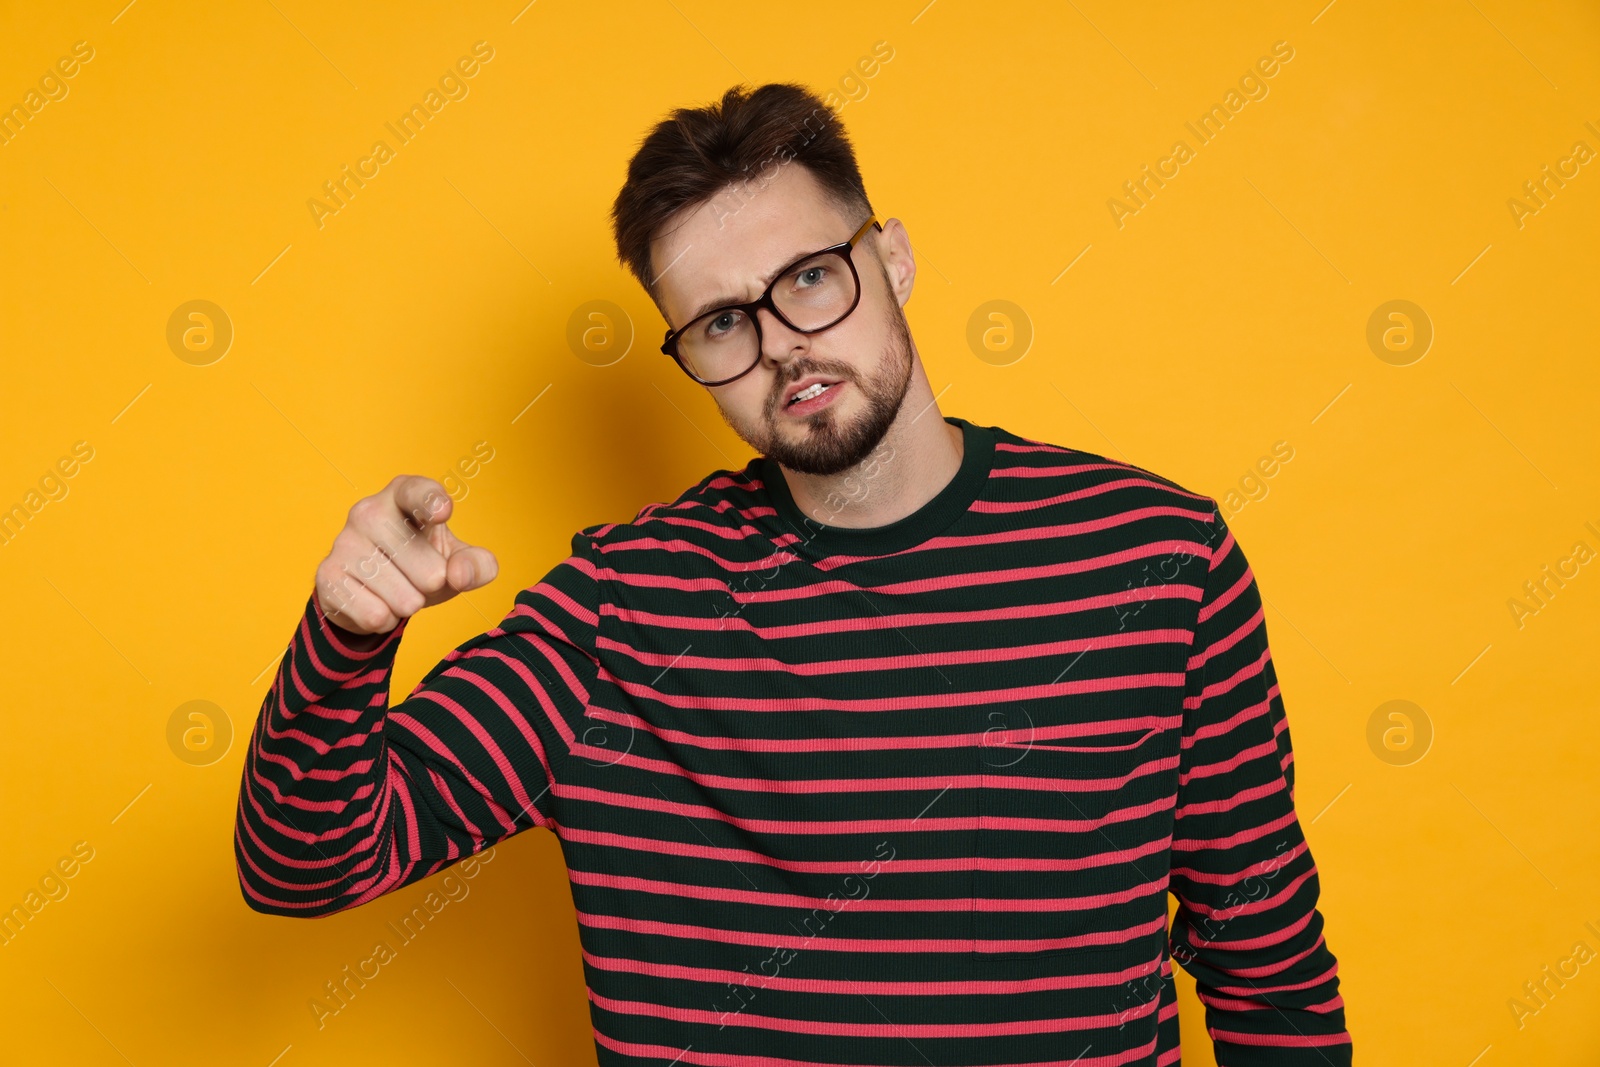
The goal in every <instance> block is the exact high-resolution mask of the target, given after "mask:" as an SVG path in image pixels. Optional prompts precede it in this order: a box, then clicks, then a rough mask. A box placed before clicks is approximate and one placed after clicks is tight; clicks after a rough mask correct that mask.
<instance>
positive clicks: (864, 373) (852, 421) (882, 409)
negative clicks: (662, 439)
mask: <svg viewBox="0 0 1600 1067" xmlns="http://www.w3.org/2000/svg"><path fill="white" fill-rule="evenodd" d="M859 224H860V220H857V219H848V218H845V217H844V216H843V215H841V214H840V213H839V211H838V209H837V208H836V207H834V206H833V205H832V204H831V203H830V202H829V201H828V200H827V198H826V197H825V196H824V195H823V192H822V188H821V186H820V185H819V184H818V183H817V181H816V179H815V178H814V177H812V175H811V172H810V171H808V170H806V168H805V167H804V166H803V165H800V164H798V163H789V164H787V165H785V166H782V167H780V168H778V175H777V177H776V178H772V179H771V180H770V181H768V182H767V183H766V184H765V185H762V184H760V183H759V182H757V181H752V182H751V183H749V184H748V185H746V186H742V187H740V186H733V187H729V188H728V189H725V190H723V192H722V193H721V194H719V195H718V196H716V197H714V198H713V199H712V200H710V201H708V202H707V203H705V204H702V205H699V206H698V207H696V208H694V209H691V210H689V211H688V212H687V213H686V214H684V215H680V217H679V218H676V219H673V220H672V221H670V222H669V223H668V224H667V225H666V226H664V227H663V228H662V233H661V234H660V235H658V236H657V238H656V240H655V242H654V243H653V245H652V248H651V254H652V258H653V260H654V263H655V269H656V270H657V271H658V272H659V277H658V281H657V283H656V284H657V289H658V291H659V294H660V301H661V305H662V310H663V312H664V313H665V315H666V317H667V321H668V322H669V323H671V325H672V327H673V328H674V329H676V328H678V327H680V326H682V325H684V324H685V323H686V322H687V321H688V320H689V318H690V317H691V316H692V315H694V314H695V313H696V311H698V310H700V309H702V308H704V307H705V306H706V305H707V303H708V302H710V301H715V302H716V303H717V304H718V305H722V304H730V303H743V302H745V301H750V300H755V299H756V298H757V297H759V296H760V295H761V293H762V290H764V289H765V288H766V286H767V284H768V283H769V282H770V281H771V280H772V278H773V277H774V276H775V274H776V272H777V271H779V270H781V269H782V268H784V267H786V266H788V265H789V264H790V263H792V262H794V261H795V260H796V259H799V258H800V257H801V256H804V255H807V254H808V253H811V252H815V251H816V250H818V249H820V248H826V247H827V246H829V245H833V244H838V243H839V242H841V241H845V240H848V239H849V237H850V235H851V234H852V233H853V232H854V231H855V229H856V227H857V226H858V225H859ZM890 225H892V226H895V227H898V223H891V224H890ZM888 236H889V230H888V228H887V227H886V228H885V230H884V231H883V232H879V231H878V230H877V229H876V228H872V229H869V230H868V231H867V233H866V234H865V235H864V236H863V237H862V238H861V240H860V241H859V242H857V244H856V247H855V250H854V252H853V253H852V261H853V262H854V264H855V268H856V273H857V275H858V276H859V278H860V280H861V300H860V303H858V304H857V305H856V308H855V310H854V311H852V312H851V313H850V315H849V316H848V317H846V318H845V319H844V320H843V321H842V322H839V323H837V324H835V325H833V326H830V327H828V328H827V329H825V330H822V331H820V332H818V333H812V334H803V333H799V332H797V331H795V330H791V329H790V328H789V327H787V326H785V325H784V324H783V323H782V322H781V321H779V319H778V318H777V317H776V316H774V315H773V314H772V313H771V312H770V311H768V310H765V309H763V310H761V311H759V312H757V313H756V314H757V315H758V317H759V320H760V324H761V359H760V362H758V363H757V364H756V366H755V367H754V368H753V369H752V370H751V371H750V372H749V373H748V374H746V375H744V376H743V377H742V378H740V379H738V380H737V381H734V382H730V383H728V384H727V385H718V386H709V387H708V389H709V391H710V393H711V395H712V397H713V399H715V400H716V402H717V406H718V407H719V408H720V409H721V411H722V417H723V418H724V419H725V420H726V421H727V423H728V425H729V426H732V427H733V429H734V432H735V433H737V434H738V435H739V436H740V437H741V438H743V439H744V441H745V442H746V443H747V444H749V445H750V446H751V447H752V448H754V449H756V450H757V451H758V452H760V453H762V454H763V455H766V456H769V457H771V458H772V459H774V460H776V461H777V462H778V463H781V464H782V465H783V466H785V467H788V468H789V469H791V470H795V471H800V472H803V473H806V474H836V473H838V472H840V471H843V470H847V469H849V468H850V467H853V466H855V465H856V464H857V463H859V462H861V461H862V460H863V459H865V458H866V457H867V455H868V454H870V453H871V452H872V450H873V449H874V448H876V447H877V445H878V442H879V441H881V440H882V439H883V436H884V434H885V433H886V432H887V431H888V429H889V427H890V425H891V424H892V423H893V422H894V419H895V416H896V415H897V414H898V413H899V411H900V405H901V402H902V401H903V400H904V398H905V394H906V387H907V385H908V383H909V382H910V380H911V370H912V359H913V355H914V353H915V347H914V345H913V344H912V341H911V332H910V329H909V327H908V326H907V324H906V319H905V312H904V311H903V310H902V309H901V306H900V305H901V303H902V302H903V300H904V298H905V297H907V296H909V295H910V277H911V276H910V274H909V273H907V274H905V275H904V282H903V292H902V293H900V294H897V293H896V291H895V288H894V287H893V286H892V285H891V282H890V274H889V271H888V269H887V268H886V267H885V266H884V263H883V261H882V259H880V251H881V250H880V247H879V245H880V242H884V240H885V238H887V237H888ZM896 236H899V234H898V232H897V234H896ZM905 263H907V264H908V263H909V257H906V258H905ZM900 269H901V264H899V263H897V271H898V270H900ZM816 384H820V385H822V386H823V390H822V393H821V394H820V395H817V396H815V397H812V398H811V399H809V400H801V401H795V400H794V397H795V395H796V394H797V393H800V392H801V391H802V390H805V389H807V388H809V387H811V386H813V385H816ZM813 391H814V390H813Z"/></svg>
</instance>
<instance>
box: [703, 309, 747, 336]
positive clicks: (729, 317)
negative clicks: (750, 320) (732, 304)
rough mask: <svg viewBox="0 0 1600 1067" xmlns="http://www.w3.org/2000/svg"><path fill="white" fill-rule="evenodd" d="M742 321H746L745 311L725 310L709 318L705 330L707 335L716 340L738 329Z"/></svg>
mask: <svg viewBox="0 0 1600 1067" xmlns="http://www.w3.org/2000/svg"><path fill="white" fill-rule="evenodd" d="M742 321H744V314H743V312H739V311H724V312H722V313H721V314H720V315H714V316H712V317H711V318H709V319H707V320H706V325H705V330H704V331H703V332H704V333H705V336H706V337H708V338H711V339H713V340H714V339H716V338H718V337H723V336H726V335H727V334H729V333H731V332H732V331H734V330H736V329H738V328H739V324H740V323H741V322H742Z"/></svg>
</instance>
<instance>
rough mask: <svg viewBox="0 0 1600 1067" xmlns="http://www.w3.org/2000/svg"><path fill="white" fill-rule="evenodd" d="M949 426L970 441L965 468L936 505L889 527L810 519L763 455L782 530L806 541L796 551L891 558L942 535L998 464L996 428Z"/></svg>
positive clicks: (961, 422)
mask: <svg viewBox="0 0 1600 1067" xmlns="http://www.w3.org/2000/svg"><path fill="white" fill-rule="evenodd" d="M944 421H945V422H948V423H950V424H951V425H953V426H958V427H960V428H961V433H962V437H963V441H964V444H963V446H962V453H961V466H960V467H959V468H958V469H957V470H956V473H955V477H953V478H951V479H950V481H949V482H948V483H947V484H946V485H945V487H944V488H943V489H941V490H939V492H938V494H937V495H936V496H934V498H933V499H932V500H929V501H928V502H927V503H926V504H924V505H922V506H921V507H920V508H918V509H917V510H916V511H913V512H912V513H911V514H909V515H907V516H905V517H904V518H902V519H897V520H896V521H894V522H891V523H889V524H888V525H886V526H868V527H861V528H853V527H848V526H826V525H823V524H822V523H820V522H818V521H817V520H816V519H813V518H811V517H809V516H807V515H806V514H805V513H804V512H802V511H801V510H800V507H799V505H797V504H796V503H795V502H794V497H793V496H792V495H791V494H790V492H789V483H788V482H787V481H785V480H784V477H783V471H782V469H781V468H780V467H779V466H778V464H777V462H776V461H774V460H772V459H770V458H768V457H766V456H762V457H761V458H760V459H759V460H758V461H757V464H756V466H757V470H758V472H759V473H760V476H761V482H762V485H763V486H765V489H766V497H767V500H768V502H769V503H770V504H771V505H772V507H773V509H774V510H775V511H776V512H777V513H778V525H779V526H780V527H782V528H784V530H785V531H786V532H790V533H794V534H797V535H799V537H800V542H799V543H798V544H796V545H794V546H792V549H791V550H792V551H795V552H797V553H798V554H800V555H802V556H804V557H805V558H807V559H811V560H819V559H823V558H826V557H828V556H834V555H849V556H883V555H888V554H889V553H891V552H901V551H904V550H905V549H908V548H911V547H912V546H914V545H919V544H921V543H922V542H923V541H926V540H928V539H929V538H930V537H934V536H937V535H938V534H939V533H941V532H943V531H944V530H945V529H946V528H948V527H949V526H950V524H951V523H953V522H955V520H956V519H958V518H960V517H961V516H962V515H964V514H965V513H966V511H967V509H968V508H969V507H971V506H972V502H973V501H974V500H976V499H978V495H979V494H980V493H982V492H983V489H984V486H985V485H986V484H987V483H988V480H989V470H990V468H991V467H993V465H994V433H993V428H992V427H988V426H974V425H973V424H972V423H970V422H968V421H967V420H966V419H962V418H958V417H956V416H954V415H947V416H945V420H944ZM889 462H891V463H892V462H893V460H892V459H891V460H890V461H889Z"/></svg>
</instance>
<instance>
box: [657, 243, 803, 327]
mask: <svg viewBox="0 0 1600 1067" xmlns="http://www.w3.org/2000/svg"><path fill="white" fill-rule="evenodd" d="M812 251H816V250H815V249H812ZM810 254H811V252H796V253H795V254H794V255H792V256H790V257H789V258H788V259H786V260H784V261H783V263H782V264H781V265H780V266H777V267H774V268H773V270H772V272H771V273H770V274H764V275H762V276H761V278H760V279H759V280H760V282H761V288H762V289H765V288H766V287H767V286H768V285H770V284H772V279H774V278H776V277H777V276H778V271H780V270H782V269H783V268H784V267H787V266H790V265H791V264H794V263H797V262H799V261H800V260H802V259H804V258H805V257H806V256H808V255H810ZM744 302H745V300H744V297H743V296H741V295H739V294H737V293H734V294H725V295H723V296H716V297H712V298H711V299H710V300H707V301H705V302H704V303H702V304H701V305H700V306H699V307H697V308H695V310H694V311H693V312H691V313H690V315H689V317H688V318H686V319H684V320H683V324H684V325H685V326H687V325H688V324H689V323H691V322H693V321H694V320H695V319H698V318H699V317H700V316H701V315H704V314H706V313H707V312H709V311H715V310H717V309H718V308H723V307H727V306H729V305H730V304H742V303H744Z"/></svg>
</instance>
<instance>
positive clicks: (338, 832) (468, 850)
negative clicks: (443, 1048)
mask: <svg viewBox="0 0 1600 1067" xmlns="http://www.w3.org/2000/svg"><path fill="white" fill-rule="evenodd" d="M452 506H453V502H452V501H451V500H450V498H449V496H448V495H446V494H445V492H444V490H443V487H442V486H440V485H439V483H438V482H435V481H433V480H432V479H429V478H422V477H418V476H401V477H399V478H396V479H395V480H394V481H392V482H390V483H389V485H388V486H386V487H385V488H384V489H383V490H382V491H381V492H379V493H377V494H375V495H374V496H370V497H366V498H365V499H363V500H361V501H359V502H358V503H357V504H356V505H355V506H354V507H352V508H351V509H350V514H349V518H348V521H347V522H346V524H345V527H344V529H343V530H341V531H340V533H339V535H338V537H337V538H336V539H335V540H334V544H333V548H332V550H331V551H330V553H329V555H328V557H327V558H326V559H324V560H323V561H322V563H321V564H320V565H319V566H318V568H317V573H316V587H315V589H314V591H313V592H312V593H311V595H310V597H309V598H308V600H307V603H306V607H305V611H304V613H303V615H302V617H301V619H300V624H299V627H298V629H297V630H296V631H295V635H294V638H293V640H292V641H291V642H290V645H289V649H288V652H287V653H286V654H285V655H284V657H283V660H282V662H281V663H280V664H279V665H278V671H277V675H276V677H275V679H274V681H273V683H272V686H271V688H270V689H269V690H268V691H267V695H266V698H265V699H264V700H263V702H262V707H261V713H260V715H259V716H258V718H257V720H256V723H255V727H254V729H253V731H252V732H251V736H250V747H249V751H248V752H247V754H246V757H245V763H244V770H243V773H242V777H241V781H240V789H239V806H238V811H237V815H236V819H235V829H234V855H235V859H236V861H237V865H238V874H239V885H240V889H241V891H242V892H243V894H244V897H245V900H246V901H247V902H248V903H249V905H250V906H251V907H252V908H254V909H255V910H257V911H262V912H267V913H270V914H276V915H291V916H301V917H314V916H320V915H327V914H331V913H333V912H336V911H341V910H344V909H346V908H350V907H354V906H355V905H357V904H362V903H365V902H366V901H368V900H371V899H372V898H374V897H376V896H379V895H380V894H383V893H387V892H390V891H392V890H394V889H398V888H400V887H401V886H404V885H408V884H410V883H411V882H414V881H417V880H418V879H421V878H424V877H426V876H428V875H430V874H433V873H434V872H436V871H438V870H439V869H440V868H442V867H445V866H448V865H449V864H451V863H453V862H455V861H456V860H459V859H462V858H463V857H465V856H469V855H473V854H476V853H478V852H481V851H482V850H483V849H485V848H488V847H489V846H490V845H493V844H494V843H495V842H497V841H500V840H503V839H504V838H506V837H509V836H510V835H512V834H514V833H518V832H520V831H521V830H525V829H527V828H528V827H530V826H535V825H539V826H542V825H546V824H547V823H548V822H549V820H550V817H551V815H552V814H553V812H554V810H555V804H556V801H555V796H554V794H553V793H552V791H551V784H552V783H553V782H554V781H555V780H556V778H555V775H556V764H557V763H558V762H559V761H561V760H564V759H565V758H566V757H567V745H568V743H569V742H570V740H571V737H572V728H573V724H574V723H575V722H581V719H582V715H583V710H584V708H585V707H586V705H587V702H588V687H589V686H590V685H591V684H592V682H593V680H594V676H595V666H594V630H595V621H596V619H595V584H594V566H593V564H592V562H591V561H590V557H589V555H588V553H587V551H585V549H584V546H585V545H586V544H587V541H586V539H585V538H584V537H583V536H582V535H579V536H578V537H575V538H574V539H573V546H574V555H573V556H572V557H571V558H569V559H567V560H566V561H564V562H563V563H561V564H559V565H558V566H556V567H555V568H554V569H553V570H552V571H551V572H550V573H549V575H547V576H546V578H545V579H544V580H543V581H541V582H540V583H539V584H538V585H535V586H533V587H531V588H527V589H523V590H521V591H520V592H519V593H518V594H517V597H516V604H515V606H514V607H513V609H512V610H511V612H510V613H509V614H507V615H506V617H505V618H504V619H503V620H502V621H501V623H500V625H499V626H496V627H494V628H493V629H491V630H489V631H488V632H486V633H483V634H479V635H478V636H477V637H474V638H472V639H471V640H469V641H467V642H465V643H464V644H462V645H460V646H459V647H457V648H456V649H455V650H454V651H452V652H451V653H449V655H447V656H446V657H445V658H444V659H443V660H442V661H440V662H439V663H438V664H437V665H436V666H434V668H433V669H432V670H430V671H429V672H428V673H427V675H426V676H425V677H424V678H423V679H422V681H421V682H419V683H418V684H417V687H416V689H414V690H413V691H412V693H411V695H410V696H409V697H408V698H406V699H405V700H404V701H402V702H401V703H400V704H398V705H396V706H395V707H393V708H390V707H388V695H389V675H390V671H391V668H392V667H393V664H394V657H395V652H396V650H397V648H398V647H399V642H400V637H401V634H402V633H403V631H404V629H405V624H406V622H407V621H408V620H409V619H410V617H411V616H412V615H414V614H415V613H416V612H418V611H420V610H421V609H422V608H424V607H427V606H431V605H433V604H438V603H442V602H443V601H445V600H448V599H450V598H451V597H452V596H454V595H456V593H458V592H463V591H466V590H469V589H476V588H478V587H479V586H481V585H483V584H485V583H487V582H488V581H490V580H492V579H493V578H494V577H495V574H496V573H497V564H496V562H495V559H494V557H493V556H492V555H491V554H490V553H489V552H488V551H487V550H486V549H483V548H477V547H473V546H470V545H467V544H466V543H464V542H462V541H461V540H460V539H459V538H457V537H456V536H455V535H454V534H453V533H451V532H450V530H449V529H448V528H447V527H446V526H445V521H446V520H447V519H448V518H449V517H450V514H451V510H452Z"/></svg>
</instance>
